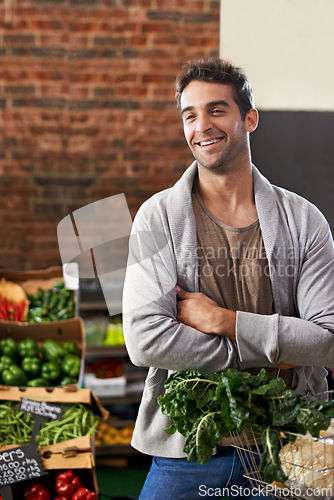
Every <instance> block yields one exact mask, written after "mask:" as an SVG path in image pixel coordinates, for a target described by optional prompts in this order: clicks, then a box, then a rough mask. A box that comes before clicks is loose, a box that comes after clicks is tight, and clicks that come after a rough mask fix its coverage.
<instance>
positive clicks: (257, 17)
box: [220, 0, 334, 111]
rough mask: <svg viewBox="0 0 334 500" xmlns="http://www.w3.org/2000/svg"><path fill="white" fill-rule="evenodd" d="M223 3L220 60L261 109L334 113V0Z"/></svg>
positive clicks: (232, 0)
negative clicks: (241, 76) (237, 70)
mask: <svg viewBox="0 0 334 500" xmlns="http://www.w3.org/2000/svg"><path fill="white" fill-rule="evenodd" d="M220 1H221V14H220V57H222V58H224V59H229V60H230V61H232V62H233V63H234V64H236V65H238V66H241V67H242V68H243V69H244V70H245V72H246V74H247V75H248V77H249V79H250V81H251V83H252V87H253V90H254V95H255V102H256V106H257V107H258V108H259V109H264V110H296V111H302V110H304V111H334V0H220Z"/></svg>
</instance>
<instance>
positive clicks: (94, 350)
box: [86, 345, 128, 358]
mask: <svg viewBox="0 0 334 500" xmlns="http://www.w3.org/2000/svg"><path fill="white" fill-rule="evenodd" d="M88 357H89V358H110V357H111V358H118V357H128V351H127V350H126V347H125V345H115V346H113V345H86V358H88Z"/></svg>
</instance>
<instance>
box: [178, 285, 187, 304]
mask: <svg viewBox="0 0 334 500" xmlns="http://www.w3.org/2000/svg"><path fill="white" fill-rule="evenodd" d="M175 288H176V293H177V296H178V298H179V299H182V300H183V299H186V298H187V297H189V292H186V291H185V290H183V288H181V287H180V286H179V285H176V287H175Z"/></svg>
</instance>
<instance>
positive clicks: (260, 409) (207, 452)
mask: <svg viewBox="0 0 334 500" xmlns="http://www.w3.org/2000/svg"><path fill="white" fill-rule="evenodd" d="M165 388H166V393H165V395H164V396H159V398H158V403H159V405H160V407H161V411H162V413H163V414H165V415H167V416H168V417H169V418H170V427H168V429H165V431H166V432H167V433H169V434H173V433H174V432H176V431H178V432H180V433H181V434H182V435H183V436H184V437H185V438H186V441H185V446H184V452H185V453H187V456H188V460H189V461H191V460H197V461H198V462H199V463H202V464H204V463H206V462H207V461H208V460H209V458H210V457H211V455H212V451H213V448H214V447H215V446H217V445H218V444H219V442H220V440H221V437H230V436H231V433H233V434H237V435H240V434H241V433H242V432H243V431H247V429H250V428H253V429H254V430H255V431H256V432H258V433H259V435H260V438H261V443H262V446H263V453H262V455H261V461H260V465H259V470H260V471H261V472H262V473H263V479H264V481H266V482H268V483H272V482H273V481H278V482H280V483H283V484H284V483H285V481H286V479H287V477H286V475H285V474H284V472H283V471H282V468H281V464H280V460H279V449H280V439H279V438H280V435H281V433H284V434H285V433H288V434H287V435H288V436H289V439H291V441H292V440H294V437H293V434H289V433H294V434H297V433H298V434H306V433H307V432H309V433H310V434H311V435H312V436H313V437H314V438H318V437H319V432H320V431H321V430H326V429H328V427H329V426H330V423H331V418H333V417H334V401H319V400H311V399H307V398H306V397H304V396H302V395H301V394H299V393H298V392H296V391H295V390H292V389H286V388H285V383H284V380H283V379H281V378H279V377H275V378H274V377H271V376H270V375H269V374H268V373H267V372H266V370H265V369H262V370H261V371H260V372H259V374H258V375H251V374H250V373H248V372H241V371H238V370H234V369H229V370H227V371H226V372H222V373H201V372H198V371H196V370H182V371H179V372H176V373H174V374H173V375H171V376H170V377H169V378H168V379H167V380H166V382H165Z"/></svg>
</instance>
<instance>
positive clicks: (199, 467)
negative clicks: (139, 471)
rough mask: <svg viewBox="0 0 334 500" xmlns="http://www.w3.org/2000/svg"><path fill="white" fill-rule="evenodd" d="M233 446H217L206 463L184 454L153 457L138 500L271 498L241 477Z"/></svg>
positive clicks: (240, 467) (263, 499) (240, 465)
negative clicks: (179, 456)
mask: <svg viewBox="0 0 334 500" xmlns="http://www.w3.org/2000/svg"><path fill="white" fill-rule="evenodd" d="M244 473H245V472H244V469H243V467H242V464H241V461H240V458H239V456H238V453H237V451H236V449H235V448H233V447H225V446H218V447H217V455H213V456H212V457H211V458H210V460H209V461H208V463H207V464H204V465H203V464H200V463H198V462H196V461H193V462H188V460H187V459H186V458H161V457H154V458H153V461H152V466H151V468H150V470H149V473H148V475H147V478H146V481H145V484H144V486H143V489H142V491H141V493H140V496H139V500H195V499H196V500H197V499H201V498H206V499H210V498H222V497H228V496H229V497H230V499H231V500H244V499H245V498H249V499H254V500H256V499H257V500H259V499H260V500H265V499H272V497H271V496H266V495H264V494H261V493H260V489H261V485H260V484H259V485H256V486H254V484H253V486H252V485H251V484H250V482H249V481H248V480H247V479H246V478H244V477H243V474H244Z"/></svg>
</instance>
